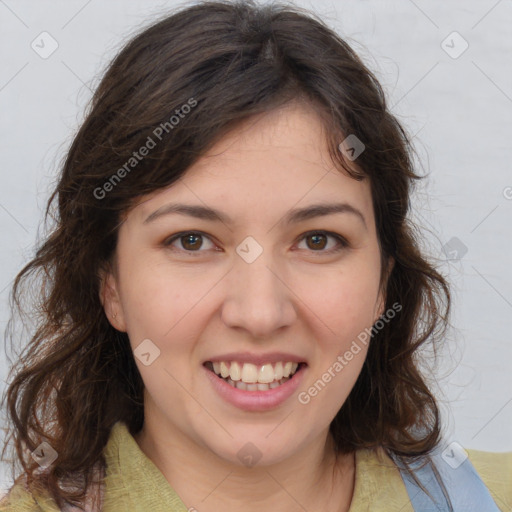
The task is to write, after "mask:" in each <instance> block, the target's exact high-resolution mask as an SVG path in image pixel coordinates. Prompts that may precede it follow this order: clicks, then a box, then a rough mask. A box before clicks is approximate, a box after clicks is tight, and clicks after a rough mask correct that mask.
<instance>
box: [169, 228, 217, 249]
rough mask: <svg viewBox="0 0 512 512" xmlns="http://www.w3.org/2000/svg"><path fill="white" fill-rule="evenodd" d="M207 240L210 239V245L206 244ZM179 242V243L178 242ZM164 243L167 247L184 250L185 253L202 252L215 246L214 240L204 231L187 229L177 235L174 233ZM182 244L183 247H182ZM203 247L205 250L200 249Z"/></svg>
mask: <svg viewBox="0 0 512 512" xmlns="http://www.w3.org/2000/svg"><path fill="white" fill-rule="evenodd" d="M205 241H208V242H209V243H210V247H208V244H206V249H205V248H204V246H205ZM176 242H178V244H176ZM164 245H165V246H166V247H170V248H171V249H172V250H176V251H182V252H185V253H199V254H200V253H201V252H205V250H207V249H209V248H210V249H211V248H212V247H214V244H213V242H212V241H211V240H210V238H209V237H208V236H206V235H204V234H203V233H198V232H196V231H186V232H182V233H177V234H176V235H173V236H172V237H170V238H169V239H167V240H166V241H165V242H164ZM180 246H181V247H180ZM200 249H203V250H200Z"/></svg>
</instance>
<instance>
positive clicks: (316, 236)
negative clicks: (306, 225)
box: [310, 235, 325, 249]
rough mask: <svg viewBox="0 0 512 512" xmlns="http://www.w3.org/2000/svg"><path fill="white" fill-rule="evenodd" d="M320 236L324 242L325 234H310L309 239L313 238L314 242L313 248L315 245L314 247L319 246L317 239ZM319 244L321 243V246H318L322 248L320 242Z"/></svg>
mask: <svg viewBox="0 0 512 512" xmlns="http://www.w3.org/2000/svg"><path fill="white" fill-rule="evenodd" d="M320 238H323V239H324V242H325V235H311V236H310V239H311V240H314V242H313V248H315V247H316V248H318V247H319V245H318V241H319V239H320ZM320 245H321V247H320V248H321V249H323V247H324V245H322V244H320Z"/></svg>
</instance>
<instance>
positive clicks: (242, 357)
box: [205, 352, 306, 365]
mask: <svg viewBox="0 0 512 512" xmlns="http://www.w3.org/2000/svg"><path fill="white" fill-rule="evenodd" d="M208 361H211V362H212V363H214V362H219V363H220V362H221V361H224V362H228V361H236V362H239V363H252V364H255V365H262V364H265V363H278V362H279V361H281V362H285V363H287V362H288V361H291V362H292V363H305V362H306V360H305V359H304V358H303V357H300V356H296V355H294V354H288V353H286V352H267V353H266V354H253V353H251V352H229V353H227V354H222V355H220V356H212V357H210V358H209V359H207V360H206V361H205V363H206V362H208Z"/></svg>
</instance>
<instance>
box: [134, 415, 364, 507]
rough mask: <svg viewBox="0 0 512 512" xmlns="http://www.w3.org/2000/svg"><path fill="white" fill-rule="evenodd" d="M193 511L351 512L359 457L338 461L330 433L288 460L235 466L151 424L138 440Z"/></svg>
mask: <svg viewBox="0 0 512 512" xmlns="http://www.w3.org/2000/svg"><path fill="white" fill-rule="evenodd" d="M135 440H136V441H137V443H138V445H139V446H140V448H141V450H142V451H143V452H144V453H145V454H146V456H147V457H148V458H149V459H150V460H152V462H153V463H154V464H155V465H156V466H157V467H158V469H159V470H160V471H161V472H162V474H163V475H164V477H165V478H166V480H167V481H168V482H169V484H170V485H171V486H172V487H173V489H174V490H175V491H176V492H177V494H178V495H179V496H180V498H181V499H182V501H183V502H184V503H185V505H186V506H187V507H190V508H189V509H190V510H194V509H196V510H198V511H201V512H210V511H217V510H223V511H224V512H234V511H239V510H244V512H256V511H258V512H260V511H261V510H279V511H282V512H292V511H293V512H295V511H297V510H301V509H304V510H324V511H326V512H347V511H348V510H349V507H350V502H351V499H352V494H353V490H354V479H355V462H354V460H355V459H354V454H349V455H339V456H336V455H335V452H334V443H333V440H332V437H331V435H330V434H329V432H328V430H327V431H325V432H322V433H321V434H319V435H318V436H317V437H316V438H315V439H314V440H313V441H312V442H311V443H310V444H309V445H307V446H305V447H303V448H302V449H301V450H300V451H299V452H296V453H294V454H293V455H292V456H291V457H289V458H288V459H286V460H282V461H280V462H278V463H275V464H271V465H266V466H261V467H260V466H258V465H256V466H254V467H252V468H248V467H244V466H240V465H235V464H232V463H230V462H229V461H226V460H224V459H222V458H220V457H218V456H217V455H216V454H214V453H213V452H211V451H209V450H208V449H206V448H205V447H204V446H199V445H198V444H196V443H195V442H193V441H192V440H191V439H190V438H189V437H188V436H187V435H186V434H185V433H183V432H181V431H180V430H179V429H177V428H173V426H172V425H166V428H161V426H160V425H158V427H157V426H156V425H153V424H152V423H151V421H147V420H146V422H145V423H144V428H143V429H142V431H141V432H140V433H139V434H138V435H137V436H136V437H135Z"/></svg>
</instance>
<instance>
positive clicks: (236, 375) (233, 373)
mask: <svg viewBox="0 0 512 512" xmlns="http://www.w3.org/2000/svg"><path fill="white" fill-rule="evenodd" d="M229 376H230V377H231V379H232V380H240V376H241V368H240V365H239V364H238V363H237V362H236V361H235V362H233V363H231V366H230V367H229Z"/></svg>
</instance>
